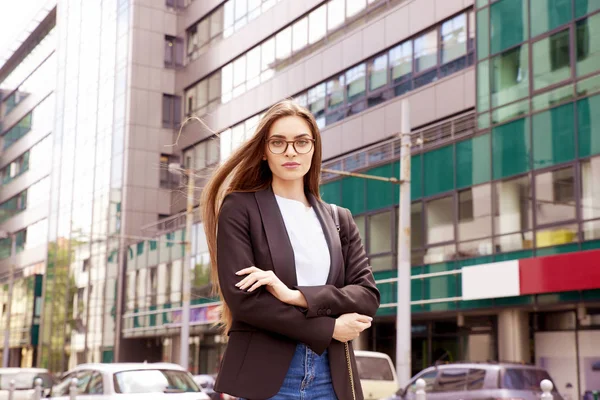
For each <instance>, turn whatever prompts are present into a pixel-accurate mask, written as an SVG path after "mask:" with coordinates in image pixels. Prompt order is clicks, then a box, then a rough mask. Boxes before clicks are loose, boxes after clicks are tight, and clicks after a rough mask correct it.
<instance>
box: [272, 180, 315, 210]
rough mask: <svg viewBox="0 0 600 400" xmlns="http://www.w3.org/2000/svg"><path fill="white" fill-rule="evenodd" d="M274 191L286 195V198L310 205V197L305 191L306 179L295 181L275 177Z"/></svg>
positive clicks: (281, 195) (282, 195)
mask: <svg viewBox="0 0 600 400" xmlns="http://www.w3.org/2000/svg"><path fill="white" fill-rule="evenodd" d="M271 186H272V187H273V193H275V194H276V195H277V196H280V197H284V198H286V199H291V200H298V201H301V202H302V203H304V204H305V205H308V199H307V198H306V194H305V193H304V179H298V180H295V181H284V180H281V179H277V177H275V176H274V177H273V183H272V184H271Z"/></svg>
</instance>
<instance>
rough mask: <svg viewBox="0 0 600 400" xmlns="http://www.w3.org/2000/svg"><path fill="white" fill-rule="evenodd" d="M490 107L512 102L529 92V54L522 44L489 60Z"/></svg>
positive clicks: (525, 46)
mask: <svg viewBox="0 0 600 400" xmlns="http://www.w3.org/2000/svg"><path fill="white" fill-rule="evenodd" d="M491 68H492V70H491V75H492V77H491V78H492V82H491V85H492V86H491V94H492V107H497V106H501V105H504V104H507V103H512V102H513V101H515V100H518V99H522V98H524V97H527V96H528V94H529V78H528V72H527V71H528V68H529V54H528V47H527V45H522V46H519V47H516V48H514V49H512V50H509V51H507V52H505V53H503V54H500V55H498V56H496V57H494V58H492V61H491Z"/></svg>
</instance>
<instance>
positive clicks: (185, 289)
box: [169, 163, 195, 370]
mask: <svg viewBox="0 0 600 400" xmlns="http://www.w3.org/2000/svg"><path fill="white" fill-rule="evenodd" d="M169 172H171V173H173V174H180V175H184V176H186V177H187V209H186V210H187V211H186V216H185V253H184V257H183V284H182V290H181V291H182V293H181V297H182V298H181V339H180V342H181V343H180V356H179V363H180V364H181V366H182V367H183V368H185V369H186V370H187V369H188V368H189V348H190V345H189V341H190V297H191V282H190V279H191V278H190V261H191V258H192V245H191V244H192V224H193V222H194V180H195V179H194V178H195V176H194V170H193V169H191V168H183V167H181V166H180V165H178V164H174V163H172V164H169Z"/></svg>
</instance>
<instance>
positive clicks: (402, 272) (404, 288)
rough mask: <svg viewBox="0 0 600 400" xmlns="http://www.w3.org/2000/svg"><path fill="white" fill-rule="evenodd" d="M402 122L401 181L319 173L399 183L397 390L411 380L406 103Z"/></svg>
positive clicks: (335, 171)
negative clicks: (398, 385)
mask: <svg viewBox="0 0 600 400" xmlns="http://www.w3.org/2000/svg"><path fill="white" fill-rule="evenodd" d="M400 111H401V116H402V122H401V126H400V130H401V131H400V143H401V146H402V147H401V151H400V179H396V178H394V177H389V178H388V177H382V176H373V175H366V174H360V173H356V172H347V171H337V170H333V169H322V170H321V171H322V172H325V173H328V174H336V175H342V176H352V177H355V178H364V179H371V180H378V181H386V182H390V183H396V184H400V204H399V207H398V232H397V233H396V235H397V237H398V261H397V265H396V268H397V271H398V278H397V281H396V288H397V299H396V307H397V308H396V310H397V311H396V372H397V374H398V382H399V383H400V387H404V386H405V385H406V384H407V383H408V382H409V381H410V378H411V372H412V370H411V335H412V330H411V310H410V269H411V265H410V259H411V247H410V232H411V226H410V209H411V206H410V168H411V166H410V156H411V131H410V108H409V105H408V100H406V99H404V100H402V101H401V102H400Z"/></svg>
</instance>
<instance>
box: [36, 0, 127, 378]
mask: <svg viewBox="0 0 600 400" xmlns="http://www.w3.org/2000/svg"><path fill="white" fill-rule="evenodd" d="M130 7H131V6H130V2H129V1H122V0H108V1H103V2H101V3H100V2H91V3H88V2H84V1H82V0H78V1H68V2H67V1H64V2H63V1H59V4H58V7H57V9H58V14H57V27H58V28H57V29H58V32H57V36H58V45H57V51H56V57H57V65H58V76H57V79H58V80H57V88H56V102H57V107H56V115H55V119H54V126H55V132H54V146H53V153H52V163H51V171H52V172H51V202H50V214H49V218H48V229H47V232H48V235H49V236H48V240H49V243H48V255H47V272H46V276H45V282H44V297H43V299H44V308H43V315H42V332H41V335H40V347H39V354H38V364H39V365H40V366H42V367H46V368H49V369H50V370H51V371H57V372H58V371H65V370H67V369H68V368H70V367H73V366H75V365H76V364H78V363H81V362H86V361H87V362H101V361H104V362H106V361H111V360H112V354H113V351H114V344H115V334H116V333H115V330H116V329H117V328H116V326H117V325H116V321H115V310H116V297H117V296H116V293H117V292H116V288H117V285H116V282H117V279H116V278H117V273H118V262H119V257H120V256H121V253H122V252H121V253H119V251H118V250H119V248H120V243H121V241H122V239H121V237H120V236H119V235H120V234H121V226H122V224H121V204H122V187H123V160H124V142H125V140H124V138H125V115H126V101H125V98H126V92H127V85H128V80H127V75H128V68H129V61H130V58H129V54H128V48H129V35H130V31H131V29H130V15H131V14H130V12H131V8H130ZM99 32H101V33H102V34H101V35H98V33H99ZM113 235H116V236H113ZM83 296H85V299H86V301H85V302H82V300H83Z"/></svg>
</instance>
